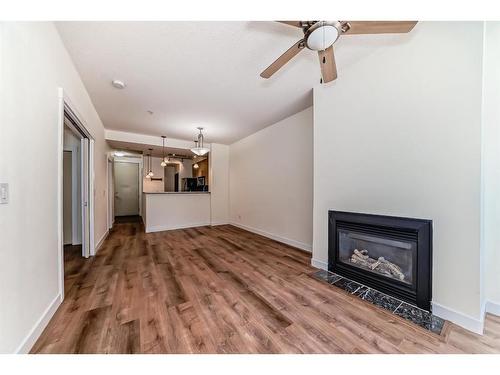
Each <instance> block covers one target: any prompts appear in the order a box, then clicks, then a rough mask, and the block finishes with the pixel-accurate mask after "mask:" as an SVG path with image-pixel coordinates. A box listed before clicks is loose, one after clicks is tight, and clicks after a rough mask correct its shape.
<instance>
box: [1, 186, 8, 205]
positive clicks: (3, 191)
mask: <svg viewBox="0 0 500 375" xmlns="http://www.w3.org/2000/svg"><path fill="white" fill-rule="evenodd" d="M7 203H9V184H3V183H2V184H0V204H7Z"/></svg>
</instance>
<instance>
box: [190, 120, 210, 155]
mask: <svg viewBox="0 0 500 375" xmlns="http://www.w3.org/2000/svg"><path fill="white" fill-rule="evenodd" d="M197 129H198V130H199V131H200V133H199V134H198V139H197V140H196V141H194V147H193V148H192V149H191V151H192V152H193V153H194V154H196V155H198V156H203V155H205V154H206V153H207V152H209V151H210V150H209V149H208V148H207V147H204V144H203V133H202V132H201V131H202V130H203V128H202V127H198V128H197Z"/></svg>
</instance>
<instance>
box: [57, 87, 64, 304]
mask: <svg viewBox="0 0 500 375" xmlns="http://www.w3.org/2000/svg"><path fill="white" fill-rule="evenodd" d="M57 91H58V96H59V118H58V127H57V135H58V137H59V142H58V144H57V212H58V215H57V248H58V249H59V252H58V253H59V254H58V258H59V259H58V260H57V263H58V264H59V266H58V272H59V294H60V296H61V297H60V298H61V299H63V298H64V241H63V215H64V212H63V173H64V171H63V162H64V161H63V158H64V154H63V153H64V91H63V89H62V88H59V89H58V90H57Z"/></svg>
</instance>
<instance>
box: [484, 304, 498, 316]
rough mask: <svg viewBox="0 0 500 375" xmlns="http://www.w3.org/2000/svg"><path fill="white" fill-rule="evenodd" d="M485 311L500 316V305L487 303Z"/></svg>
mask: <svg viewBox="0 0 500 375" xmlns="http://www.w3.org/2000/svg"><path fill="white" fill-rule="evenodd" d="M485 310H486V312H487V313H490V314H493V315H498V316H500V303H498V302H493V301H487V302H486V309H485Z"/></svg>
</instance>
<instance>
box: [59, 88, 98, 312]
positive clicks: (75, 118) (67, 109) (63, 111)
mask: <svg viewBox="0 0 500 375" xmlns="http://www.w3.org/2000/svg"><path fill="white" fill-rule="evenodd" d="M58 112H59V113H58V139H59V141H58V145H57V151H58V156H57V164H58V165H57V176H58V177H57V198H58V199H57V202H58V203H57V226H58V230H57V232H58V233H57V242H58V248H59V259H58V263H59V267H58V268H59V291H60V296H61V302H62V301H63V300H64V240H63V152H64V126H65V124H64V118H65V116H66V115H67V116H68V117H69V118H70V119H71V120H72V122H73V123H74V124H75V125H76V126H77V127H78V128H77V130H78V131H79V132H80V133H82V135H83V136H84V137H85V138H87V139H88V140H89V149H88V151H89V160H88V181H87V186H88V188H89V189H88V191H89V194H88V202H87V204H88V230H89V238H88V243H89V252H88V254H86V255H87V256H93V255H95V239H94V226H95V223H94V187H95V184H94V138H93V137H92V134H91V133H90V132H89V131H88V127H87V126H86V124H85V122H84V120H83V117H82V116H81V115H80V114H79V113H78V111H77V110H76V107H75V106H74V105H73V103H72V101H71V100H70V98H69V97H68V96H67V94H66V92H65V91H64V89H62V88H59V89H58ZM81 154H82V155H83V150H82V152H81ZM82 177H83V173H82ZM82 204H83V201H82ZM82 218H83V215H82ZM82 224H83V220H82ZM82 226H83V225H82ZM83 236H84V233H83V231H82V243H83ZM82 248H83V246H82Z"/></svg>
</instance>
